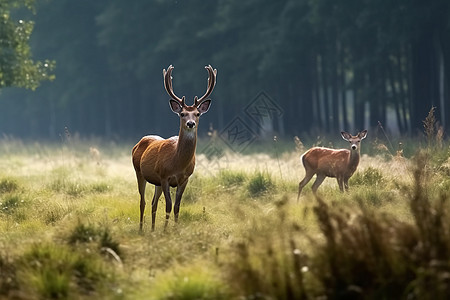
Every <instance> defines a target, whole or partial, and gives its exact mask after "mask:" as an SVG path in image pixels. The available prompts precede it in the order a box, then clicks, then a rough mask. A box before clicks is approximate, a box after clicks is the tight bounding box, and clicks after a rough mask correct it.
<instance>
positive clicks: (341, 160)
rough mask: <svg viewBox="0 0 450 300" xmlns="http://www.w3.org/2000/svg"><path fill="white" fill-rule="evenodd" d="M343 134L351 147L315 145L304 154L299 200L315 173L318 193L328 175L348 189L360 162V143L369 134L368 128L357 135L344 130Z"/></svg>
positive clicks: (314, 191) (314, 190) (341, 186)
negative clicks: (349, 181) (330, 147)
mask: <svg viewBox="0 0 450 300" xmlns="http://www.w3.org/2000/svg"><path fill="white" fill-rule="evenodd" d="M341 136H342V138H343V139H344V140H346V141H347V142H349V143H350V149H329V148H323V147H314V148H311V149H309V150H308V151H306V152H305V154H303V155H302V158H301V159H302V163H303V166H304V167H305V172H306V174H305V178H303V180H302V181H300V183H299V184H298V196H297V201H298V199H299V198H300V193H301V192H302V189H303V188H304V187H305V185H306V184H308V182H309V181H310V180H311V178H312V177H313V176H314V175H317V176H316V181H315V182H314V183H313V186H312V191H313V193H314V194H316V192H317V189H318V188H319V186H320V185H321V184H322V182H323V181H324V180H325V178H326V177H334V178H336V179H337V182H338V185H339V189H340V190H341V191H342V192H343V191H344V187H345V190H347V191H348V180H349V178H350V177H352V175H353V173H355V171H356V168H357V167H358V164H359V158H360V149H359V144H360V143H361V141H362V140H363V139H365V138H366V136H367V130H363V131H361V132H359V133H358V134H357V135H356V136H352V135H351V134H349V133H347V132H345V131H342V132H341Z"/></svg>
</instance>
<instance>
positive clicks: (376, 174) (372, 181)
mask: <svg viewBox="0 0 450 300" xmlns="http://www.w3.org/2000/svg"><path fill="white" fill-rule="evenodd" d="M383 183H385V180H384V177H383V174H382V173H381V171H380V170H378V169H376V168H373V167H368V168H366V169H365V170H364V171H363V172H356V174H354V175H353V176H352V177H351V178H350V180H349V184H350V185H352V186H353V185H360V186H375V187H377V186H380V185H381V184H383Z"/></svg>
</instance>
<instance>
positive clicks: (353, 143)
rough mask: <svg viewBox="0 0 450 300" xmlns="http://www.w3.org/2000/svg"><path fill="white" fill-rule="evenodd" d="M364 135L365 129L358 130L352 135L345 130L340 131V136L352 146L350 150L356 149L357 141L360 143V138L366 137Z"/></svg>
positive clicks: (365, 133)
mask: <svg viewBox="0 0 450 300" xmlns="http://www.w3.org/2000/svg"><path fill="white" fill-rule="evenodd" d="M366 135H367V130H363V131H361V132H358V134H357V135H356V136H353V135H351V134H350V133H347V132H345V131H342V132H341V136H342V138H343V139H344V140H346V141H347V142H349V143H350V147H351V148H352V150H358V146H359V143H361V140H363V139H365V138H366Z"/></svg>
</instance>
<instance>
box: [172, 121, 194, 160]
mask: <svg viewBox="0 0 450 300" xmlns="http://www.w3.org/2000/svg"><path fill="white" fill-rule="evenodd" d="M196 147H197V129H196V128H195V129H193V130H185V129H183V128H180V132H179V135H178V144H177V152H176V160H177V161H178V162H179V165H187V164H189V163H190V162H191V161H192V159H193V158H194V157H195V148H196Z"/></svg>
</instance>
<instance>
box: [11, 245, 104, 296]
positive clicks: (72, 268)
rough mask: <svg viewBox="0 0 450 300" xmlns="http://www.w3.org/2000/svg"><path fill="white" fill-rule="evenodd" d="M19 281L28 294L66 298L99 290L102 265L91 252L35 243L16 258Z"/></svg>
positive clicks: (102, 270)
mask: <svg viewBox="0 0 450 300" xmlns="http://www.w3.org/2000/svg"><path fill="white" fill-rule="evenodd" d="M19 260H20V262H19V264H20V266H21V267H20V269H19V270H20V271H19V273H20V281H21V283H22V284H25V285H26V286H27V287H26V288H25V290H28V291H29V292H30V294H31V295H32V293H36V294H37V295H38V297H39V298H44V299H66V298H72V297H74V296H75V295H88V294H90V293H92V292H94V291H96V290H101V289H102V288H103V287H102V284H103V281H104V280H105V279H106V278H107V275H106V272H105V271H106V268H104V267H103V266H102V263H101V262H100V261H99V260H98V258H96V257H95V256H93V255H86V254H81V253H77V252H76V251H74V250H72V249H70V248H67V247H64V246H60V245H55V244H36V245H33V246H32V247H31V249H30V250H28V251H27V252H26V253H24V255H23V256H22V257H21V258H20V259H19Z"/></svg>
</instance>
